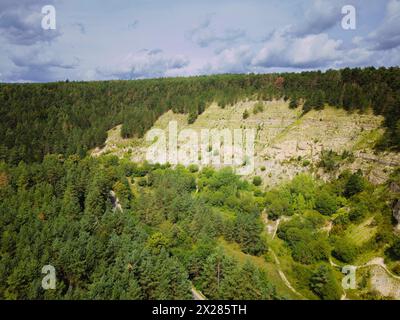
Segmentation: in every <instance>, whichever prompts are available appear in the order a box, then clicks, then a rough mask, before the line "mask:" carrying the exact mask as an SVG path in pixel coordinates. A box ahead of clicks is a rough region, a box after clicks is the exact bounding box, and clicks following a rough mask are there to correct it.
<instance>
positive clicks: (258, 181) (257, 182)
mask: <svg viewBox="0 0 400 320" xmlns="http://www.w3.org/2000/svg"><path fill="white" fill-rule="evenodd" d="M253 184H254V185H255V186H256V187H258V186H261V184H262V180H261V177H259V176H255V177H254V178H253Z"/></svg>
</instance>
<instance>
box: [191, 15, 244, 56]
mask: <svg viewBox="0 0 400 320" xmlns="http://www.w3.org/2000/svg"><path fill="white" fill-rule="evenodd" d="M211 16H212V15H211ZM211 16H209V17H207V18H206V19H204V20H203V21H202V22H200V23H199V24H198V25H197V26H196V27H194V28H193V29H191V30H189V32H187V33H186V38H187V39H189V40H190V41H192V42H194V43H196V44H197V45H198V46H200V47H202V48H205V47H208V46H210V45H213V44H219V45H220V44H223V45H227V44H228V45H230V44H232V43H234V42H235V41H237V40H239V39H243V38H244V37H245V36H246V32H245V31H244V30H242V29H239V28H226V29H224V30H223V31H221V32H217V31H216V30H215V28H214V27H212V19H211Z"/></svg>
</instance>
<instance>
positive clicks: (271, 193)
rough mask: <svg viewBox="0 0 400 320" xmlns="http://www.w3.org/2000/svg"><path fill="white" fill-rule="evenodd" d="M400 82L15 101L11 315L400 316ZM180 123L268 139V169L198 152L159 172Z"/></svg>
mask: <svg viewBox="0 0 400 320" xmlns="http://www.w3.org/2000/svg"><path fill="white" fill-rule="evenodd" d="M399 79H400V72H399V69H398V68H391V69H385V68H381V69H374V68H367V69H343V70H337V71H333V70H330V71H327V72H324V73H321V72H303V73H299V74H291V73H287V74H271V75H221V76H210V77H192V78H171V79H151V80H141V81H115V82H114V81H111V82H107V81H105V82H98V83H97V82H89V83H78V82H77V83H53V84H22V85H19V84H18V85H17V84H15V85H12V84H1V85H0V114H1V116H2V119H4V121H3V122H2V123H1V125H0V134H2V135H3V137H4V139H3V140H2V141H1V142H0V235H1V245H0V298H1V299H192V298H195V299H199V297H200V298H207V299H228V300H229V299H312V300H314V299H325V300H332V299H400V279H399V277H400V231H399V230H400V228H399V221H400V154H399V152H398V150H399V145H400V130H399V128H400V120H399V119H400V112H399V109H398V102H399V98H400V91H399V90H400V81H399ZM171 123H174V124H176V125H177V128H178V132H180V133H182V132H183V131H184V130H186V133H188V132H189V131H188V130H189V129H190V133H193V134H194V137H197V138H198V137H201V136H202V132H203V130H204V129H206V130H213V129H215V130H219V131H210V132H211V133H210V136H211V138H213V137H216V136H217V135H218V134H219V133H221V132H228V133H229V134H230V133H232V132H233V133H234V132H235V130H239V131H240V132H247V131H248V132H252V133H254V138H255V140H254V157H252V156H248V155H245V156H244V157H242V158H239V161H237V162H236V163H234V164H231V165H228V166H227V165H223V164H217V165H214V164H212V163H211V165H208V164H204V163H205V160H206V159H207V158H210V159H211V158H213V157H217V158H219V157H221V156H222V154H221V150H225V149H222V148H221V147H225V141H224V142H222V141H217V143H215V144H212V143H210V141H209V140H206V141H202V140H201V139H200V140H192V139H190V138H188V137H186V138H185V139H184V140H185V141H184V142H186V147H187V146H191V147H195V146H196V145H197V147H198V148H197V149H200V150H201V152H202V153H200V154H196V155H195V157H194V159H193V161H192V162H190V163H185V164H184V165H182V164H179V163H178V164H170V163H169V162H168V161H165V163H164V162H162V163H159V162H157V161H156V162H151V161H146V160H147V159H146V157H147V156H146V155H147V154H148V152H149V150H150V147H151V146H154V145H155V144H156V143H159V142H160V141H161V142H162V138H160V137H158V136H157V137H152V138H151V139H147V137H148V134H149V133H151V132H153V133H154V132H155V130H158V131H157V132H158V133H163V134H165V137H168V138H169V129H170V125H171ZM246 130H247V131H246ZM218 132H219V133H218ZM242 138H243V137H241V138H240V140H241V142H243V140H244V139H242ZM195 141H197V142H198V143H195ZM176 149H177V151H178V153H179V152H181V151H182V150H183V151H185V143H183V144H178V146H177V147H176ZM239 149H240V148H239ZM239 149H235V148H234V149H233V154H232V155H231V158H234V157H235V155H236V154H239V153H240V151H241V150H239ZM249 165H250V167H251V168H254V170H252V171H251V172H247V173H245V174H244V175H240V173H241V172H240V170H241V169H243V168H246V167H247V166H249ZM46 265H51V266H54V268H55V270H56V275H57V283H58V285H57V288H56V290H50V291H49V290H44V289H43V288H42V286H41V280H42V274H41V270H42V267H43V266H46ZM346 266H347V267H348V266H352V268H354V269H355V270H356V273H355V278H354V279H353V278H352V281H353V282H352V288H348V287H345V286H343V285H342V281H343V280H344V279H345V278H344V274H343V273H342V268H343V267H346ZM353 285H354V286H353Z"/></svg>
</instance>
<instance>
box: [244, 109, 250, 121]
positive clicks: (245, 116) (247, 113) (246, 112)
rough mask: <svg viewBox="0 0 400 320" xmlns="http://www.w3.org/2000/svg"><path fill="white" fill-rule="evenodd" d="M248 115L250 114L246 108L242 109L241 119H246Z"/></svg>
mask: <svg viewBox="0 0 400 320" xmlns="http://www.w3.org/2000/svg"><path fill="white" fill-rule="evenodd" d="M249 116H250V114H249V112H248V111H247V110H244V112H243V119H247V118H248V117H249Z"/></svg>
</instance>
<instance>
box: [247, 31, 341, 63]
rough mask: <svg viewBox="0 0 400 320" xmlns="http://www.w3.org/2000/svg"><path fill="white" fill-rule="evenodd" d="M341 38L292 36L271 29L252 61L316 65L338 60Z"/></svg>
mask: <svg viewBox="0 0 400 320" xmlns="http://www.w3.org/2000/svg"><path fill="white" fill-rule="evenodd" d="M341 44H342V41H341V40H334V39H330V38H329V36H328V35H327V34H323V33H321V34H316V35H314V34H311V35H306V36H304V37H294V36H292V35H290V34H289V33H287V32H275V33H274V34H273V35H272V37H271V38H270V39H269V40H267V41H266V43H265V44H264V45H263V47H262V48H261V50H260V51H259V52H258V53H257V54H256V55H255V57H254V59H253V60H252V64H253V65H255V66H261V67H266V68H270V67H291V68H317V67H325V66H326V65H327V64H329V63H332V62H334V61H335V60H337V59H340V56H341V51H340V46H341Z"/></svg>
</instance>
